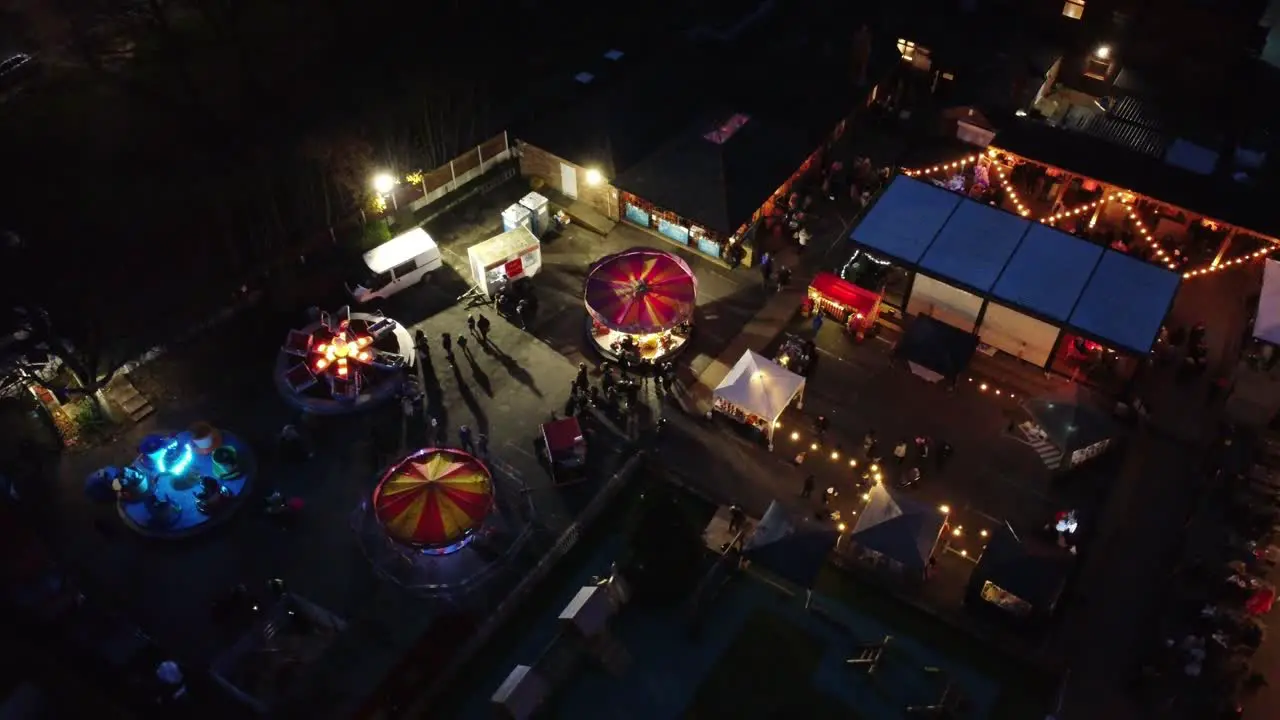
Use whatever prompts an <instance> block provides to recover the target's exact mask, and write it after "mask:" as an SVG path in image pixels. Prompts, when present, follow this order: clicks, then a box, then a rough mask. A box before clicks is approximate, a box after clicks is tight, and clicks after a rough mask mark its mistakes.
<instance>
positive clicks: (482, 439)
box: [476, 433, 489, 460]
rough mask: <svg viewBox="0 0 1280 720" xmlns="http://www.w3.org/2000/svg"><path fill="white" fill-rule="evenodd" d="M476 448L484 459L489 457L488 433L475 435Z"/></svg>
mask: <svg viewBox="0 0 1280 720" xmlns="http://www.w3.org/2000/svg"><path fill="white" fill-rule="evenodd" d="M476 450H477V451H478V452H479V454H480V457H482V458H484V459H485V460H488V459H489V436H488V435H485V434H484V433H480V434H479V435H476Z"/></svg>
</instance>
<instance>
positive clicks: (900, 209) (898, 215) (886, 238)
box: [852, 175, 962, 265]
mask: <svg viewBox="0 0 1280 720" xmlns="http://www.w3.org/2000/svg"><path fill="white" fill-rule="evenodd" d="M961 199H962V198H961V197H960V196H959V195H956V194H955V193H952V192H950V191H948V190H943V189H942V188H940V187H936V186H934V185H930V184H929V183H926V182H921V181H919V180H914V179H912V178H909V177H906V176H904V175H900V176H898V178H897V179H895V180H894V181H893V182H892V183H890V184H889V187H888V188H887V189H886V190H885V191H884V194H882V195H881V196H880V198H879V199H878V200H876V203H875V205H872V206H871V210H870V211H868V212H867V215H866V217H864V218H862V222H860V223H858V226H857V227H856V228H854V229H853V235H852V238H853V240H854V241H855V242H857V243H860V244H862V245H863V246H865V247H867V248H870V249H872V250H878V251H880V252H882V253H884V254H885V255H888V256H889V257H892V258H894V259H897V260H902V261H904V262H907V263H909V264H912V265H914V264H916V263H918V262H920V258H921V257H922V256H923V255H924V253H925V251H926V250H928V249H929V245H930V243H932V242H933V238H934V236H936V235H937V234H938V231H939V230H941V229H942V226H943V225H944V224H946V222H947V218H948V217H950V216H951V213H952V212H953V211H954V210H955V209H956V206H957V205H959V204H960V201H961Z"/></svg>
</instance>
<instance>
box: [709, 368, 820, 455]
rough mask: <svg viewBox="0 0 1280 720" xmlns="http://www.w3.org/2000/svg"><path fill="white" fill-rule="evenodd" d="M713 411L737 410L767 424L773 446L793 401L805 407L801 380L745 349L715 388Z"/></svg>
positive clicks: (771, 445)
mask: <svg viewBox="0 0 1280 720" xmlns="http://www.w3.org/2000/svg"><path fill="white" fill-rule="evenodd" d="M714 397H715V408H716V409H717V410H720V411H721V412H727V411H732V410H738V411H741V412H742V413H744V414H746V415H748V416H751V415H754V416H756V417H758V418H760V419H761V420H763V421H764V422H767V423H768V429H767V430H766V435H767V437H768V438H769V447H770V448H771V449H772V447H773V429H774V426H775V425H777V422H778V418H779V417H781V415H782V411H784V410H786V409H787V406H788V405H790V404H791V401H792V400H795V401H796V407H797V408H801V407H803V406H804V378H803V377H801V376H800V375H797V374H796V373H793V372H791V371H790V370H788V369H786V368H784V367H782V366H781V365H779V364H778V363H776V362H773V361H772V360H770V359H768V358H766V357H764V356H763V355H761V354H759V353H757V352H755V351H753V350H748V351H747V352H746V353H744V354H743V356H742V358H741V359H739V360H738V362H737V363H736V364H734V366H733V369H731V370H730V371H729V374H728V375H725V376H724V380H722V381H720V386H719V387H717V388H716V390H715V393H714Z"/></svg>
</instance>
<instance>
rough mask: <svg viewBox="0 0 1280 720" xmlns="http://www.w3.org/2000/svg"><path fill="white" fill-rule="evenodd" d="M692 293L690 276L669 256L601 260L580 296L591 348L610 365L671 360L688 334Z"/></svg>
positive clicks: (635, 252) (634, 252)
mask: <svg viewBox="0 0 1280 720" xmlns="http://www.w3.org/2000/svg"><path fill="white" fill-rule="evenodd" d="M697 290H698V281H697V279H696V278H695V277H694V275H693V270H691V269H690V268H689V265H688V264H686V263H685V261H683V260H681V259H680V258H679V257H676V256H675V255H672V254H671V253H668V252H663V251H661V250H654V249H651V248H632V249H630V250H625V251H623V252H620V253H617V254H616V255H610V256H608V257H605V258H603V259H601V260H600V261H598V262H597V263H596V264H595V265H593V266H592V267H591V270H590V271H588V273H587V282H586V287H585V289H584V292H583V301H584V303H585V304H586V308H587V313H588V314H589V316H590V321H589V322H590V329H589V332H588V334H589V335H590V337H591V342H592V344H593V345H595V347H596V349H597V350H598V351H599V352H600V353H601V354H602V355H604V356H605V357H608V358H610V359H617V358H619V357H621V356H622V355H624V354H629V355H630V356H631V357H632V358H633V359H646V360H650V361H662V360H665V359H667V358H670V357H672V356H674V355H676V354H677V353H679V352H680V351H681V350H683V349H684V347H685V346H686V344H687V343H688V341H689V335H690V333H691V332H692V329H693V326H692V322H693V311H694V307H695V306H696V304H697Z"/></svg>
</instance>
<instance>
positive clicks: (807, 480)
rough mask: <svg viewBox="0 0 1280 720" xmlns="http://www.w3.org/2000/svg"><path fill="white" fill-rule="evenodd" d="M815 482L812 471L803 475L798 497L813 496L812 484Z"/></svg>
mask: <svg viewBox="0 0 1280 720" xmlns="http://www.w3.org/2000/svg"><path fill="white" fill-rule="evenodd" d="M815 482H817V478H815V477H814V476H813V474H812V473H810V474H808V475H805V476H804V487H803V488H802V489H801V490H800V497H802V498H808V497H813V485H814V483H815Z"/></svg>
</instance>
